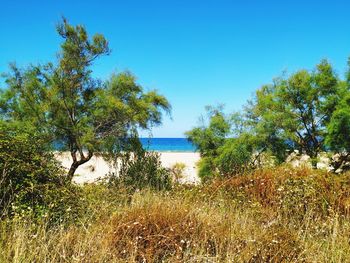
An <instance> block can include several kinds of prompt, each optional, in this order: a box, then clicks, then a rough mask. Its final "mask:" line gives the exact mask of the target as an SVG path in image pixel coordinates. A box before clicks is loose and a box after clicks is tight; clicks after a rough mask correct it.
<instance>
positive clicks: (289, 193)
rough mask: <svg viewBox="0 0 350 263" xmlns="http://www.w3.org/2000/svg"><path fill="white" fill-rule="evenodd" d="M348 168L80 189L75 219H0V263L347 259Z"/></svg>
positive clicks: (260, 172)
mask: <svg viewBox="0 0 350 263" xmlns="http://www.w3.org/2000/svg"><path fill="white" fill-rule="evenodd" d="M349 182H350V178H349V174H342V175H338V176H336V177H334V175H333V174H331V173H327V172H323V171H318V170H311V169H308V168H299V169H292V168H291V167H288V166H281V167H279V168H277V169H273V170H272V169H264V170H258V171H255V172H252V173H248V174H246V175H245V176H236V177H233V178H231V179H227V180H214V181H213V182H211V183H210V184H205V185H198V186H178V187H177V188H174V189H172V190H170V191H165V192H164V191H156V190H147V189H143V190H141V191H138V192H133V193H130V192H125V191H124V188H123V187H122V188H114V187H112V188H111V187H106V186H103V185H86V186H84V187H82V188H81V194H82V196H83V197H84V198H83V199H84V200H85V212H84V213H81V214H80V216H79V222H80V223H79V224H67V223H65V224H63V223H62V224H60V225H56V226H51V227H48V226H47V223H46V219H45V218H43V219H42V220H38V221H35V224H34V222H33V219H31V218H23V217H22V218H20V219H19V218H14V219H12V220H3V221H1V223H0V233H1V234H0V261H1V262H23V261H34V262H66V261H73V260H74V261H76V262H87V261H88V262H162V261H163V262H191V261H196V262H208V261H212V262H232V261H235V262H348V261H349V260H350V258H349V255H350V253H349V252H350V245H349V242H348V240H349V238H350V236H349V233H350V229H349V225H350V217H349V211H350V210H349V209H350V202H349V200H350V199H349V198H350V195H349V194H350V192H349V189H350V187H349Z"/></svg>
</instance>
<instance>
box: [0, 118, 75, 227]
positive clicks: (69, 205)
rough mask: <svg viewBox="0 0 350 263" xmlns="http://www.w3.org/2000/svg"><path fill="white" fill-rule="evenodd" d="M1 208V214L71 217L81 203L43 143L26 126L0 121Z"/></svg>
mask: <svg viewBox="0 0 350 263" xmlns="http://www.w3.org/2000/svg"><path fill="white" fill-rule="evenodd" d="M0 131H1V132H0V211H1V214H2V215H3V216H15V215H16V216H27V215H30V216H34V217H35V218H45V217H46V218H50V221H51V222H52V223H53V222H57V221H61V220H63V219H64V220H74V219H75V218H76V216H77V214H78V213H79V212H81V210H82V207H81V203H80V198H79V191H78V189H77V188H76V187H74V186H73V185H71V184H70V182H67V181H64V177H63V173H64V172H63V170H62V169H61V167H60V165H59V164H58V163H57V161H55V159H54V157H53V155H52V153H50V152H49V151H47V150H48V149H47V148H46V147H45V143H44V142H43V141H42V138H41V137H40V136H38V135H37V134H33V133H29V132H28V130H27V129H26V127H23V126H22V125H20V126H19V127H18V126H16V125H9V124H7V123H2V122H1V123H0Z"/></svg>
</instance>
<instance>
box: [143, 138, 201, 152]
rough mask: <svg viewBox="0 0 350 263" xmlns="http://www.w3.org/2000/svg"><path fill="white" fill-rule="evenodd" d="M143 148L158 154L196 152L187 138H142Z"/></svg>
mask: <svg viewBox="0 0 350 263" xmlns="http://www.w3.org/2000/svg"><path fill="white" fill-rule="evenodd" d="M140 140H141V143H142V145H143V147H144V148H145V149H146V150H148V151H157V152H196V147H195V146H194V145H193V144H192V143H191V142H190V141H188V140H187V139H186V138H141V139H140Z"/></svg>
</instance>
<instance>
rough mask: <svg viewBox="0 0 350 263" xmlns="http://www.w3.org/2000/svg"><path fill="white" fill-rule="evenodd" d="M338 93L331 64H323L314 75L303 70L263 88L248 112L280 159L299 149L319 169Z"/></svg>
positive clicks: (252, 121) (256, 129)
mask: <svg viewBox="0 0 350 263" xmlns="http://www.w3.org/2000/svg"><path fill="white" fill-rule="evenodd" d="M338 90H339V81H338V79H337V77H336V76H335V74H334V72H333V69H332V67H331V65H330V64H329V63H328V62H327V61H322V62H321V63H320V64H319V65H318V66H317V69H316V70H315V71H314V72H312V73H309V72H308V71H306V70H301V71H298V72H297V73H295V74H293V75H292V76H290V77H289V78H279V79H276V80H275V81H274V83H273V84H272V85H266V86H263V87H262V88H261V89H259V90H258V91H257V93H256V97H255V101H253V102H251V103H250V106H249V107H248V108H247V110H246V111H247V115H248V119H249V121H250V124H251V125H252V126H253V128H254V130H255V131H256V133H257V135H258V136H259V134H264V136H267V138H269V140H267V141H270V143H268V144H267V145H266V148H268V149H271V151H272V152H274V153H275V154H276V155H277V156H279V157H283V152H285V151H284V150H286V149H297V150H299V152H300V153H306V154H307V155H309V156H310V157H311V160H312V166H313V167H314V168H316V164H317V157H318V154H319V153H320V151H322V150H324V149H325V148H324V147H325V144H324V139H325V135H326V125H327V123H328V122H329V119H330V116H331V115H332V113H333V111H334V109H335V105H336V103H337V98H338V94H339V93H338Z"/></svg>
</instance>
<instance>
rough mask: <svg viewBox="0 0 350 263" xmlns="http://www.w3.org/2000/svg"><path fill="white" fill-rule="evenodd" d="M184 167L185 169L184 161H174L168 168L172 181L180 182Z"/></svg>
mask: <svg viewBox="0 0 350 263" xmlns="http://www.w3.org/2000/svg"><path fill="white" fill-rule="evenodd" d="M185 169H186V164H184V163H175V164H174V165H173V166H172V167H171V168H170V173H171V176H172V180H173V182H175V183H180V181H181V180H182V179H183V178H184V171H185Z"/></svg>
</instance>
